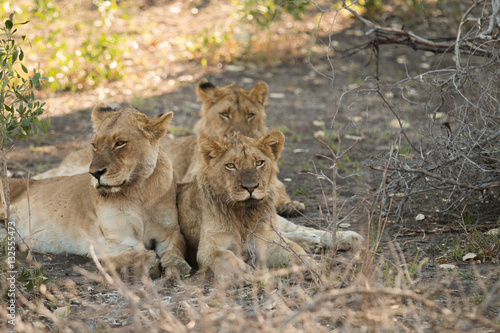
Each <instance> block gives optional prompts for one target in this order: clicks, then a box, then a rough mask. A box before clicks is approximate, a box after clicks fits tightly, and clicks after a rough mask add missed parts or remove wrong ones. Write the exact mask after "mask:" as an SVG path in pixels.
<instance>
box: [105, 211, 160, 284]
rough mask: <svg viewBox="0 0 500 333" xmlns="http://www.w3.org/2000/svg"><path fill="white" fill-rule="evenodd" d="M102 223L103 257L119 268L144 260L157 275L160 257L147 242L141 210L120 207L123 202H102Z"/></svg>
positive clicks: (155, 275) (148, 268)
mask: <svg viewBox="0 0 500 333" xmlns="http://www.w3.org/2000/svg"><path fill="white" fill-rule="evenodd" d="M97 215H98V223H99V226H100V229H101V232H102V234H103V236H104V240H105V245H104V248H102V249H98V251H99V253H100V255H99V258H100V259H103V260H104V262H108V263H110V264H111V266H112V267H113V268H114V269H116V270H117V271H121V270H122V269H123V268H125V267H129V266H136V265H137V264H140V265H141V266H142V267H144V268H145V269H146V270H147V272H148V273H149V274H150V276H151V277H157V276H158V271H159V264H160V261H159V260H158V259H157V257H156V254H155V252H154V251H151V250H147V249H146V248H145V245H144V243H143V237H142V236H143V233H144V231H143V230H144V226H143V220H142V216H141V214H140V212H139V211H137V210H133V209H130V207H128V209H120V207H119V205H116V206H114V205H107V206H104V205H102V206H101V207H99V210H98V211H97Z"/></svg>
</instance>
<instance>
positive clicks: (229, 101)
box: [194, 79, 268, 138]
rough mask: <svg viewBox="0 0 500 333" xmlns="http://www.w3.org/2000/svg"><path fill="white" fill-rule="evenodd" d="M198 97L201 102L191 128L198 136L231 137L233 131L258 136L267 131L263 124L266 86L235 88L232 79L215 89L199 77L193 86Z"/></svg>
mask: <svg viewBox="0 0 500 333" xmlns="http://www.w3.org/2000/svg"><path fill="white" fill-rule="evenodd" d="M196 94H197V95H198V99H199V100H200V101H202V102H203V105H202V108H201V111H200V116H201V119H200V120H199V121H198V123H197V124H196V126H195V128H194V131H195V133H196V134H197V135H200V134H202V133H207V134H210V135H211V136H214V137H216V138H223V137H226V136H231V135H232V134H233V133H235V132H240V133H241V134H243V135H246V136H249V137H252V138H259V137H261V136H262V135H264V134H265V133H266V132H267V127H266V125H265V123H264V120H265V119H266V113H265V111H264V105H265V103H266V99H267V94H268V86H267V84H266V83H265V82H259V83H257V85H256V86H255V87H253V88H252V89H251V90H245V89H242V88H240V87H238V86H237V85H236V84H235V83H234V82H233V83H232V84H230V85H228V86H224V87H222V88H217V87H216V86H215V85H213V84H212V83H211V82H209V81H207V80H206V79H202V80H201V81H200V82H199V83H198V86H197V88H196Z"/></svg>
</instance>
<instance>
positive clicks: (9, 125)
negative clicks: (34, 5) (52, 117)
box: [0, 14, 50, 162]
mask: <svg viewBox="0 0 500 333" xmlns="http://www.w3.org/2000/svg"><path fill="white" fill-rule="evenodd" d="M12 17H13V14H12V15H10V18H9V19H7V20H5V22H4V23H3V26H2V27H1V28H0V31H1V35H0V36H1V39H0V77H1V87H0V111H1V112H0V126H1V127H0V142H1V150H2V153H4V148H5V145H6V144H7V142H10V141H13V140H14V139H15V138H27V137H28V136H29V135H30V134H31V132H32V131H33V132H34V133H35V134H37V132H38V126H41V127H42V130H43V131H44V132H46V131H47V127H48V126H50V121H49V120H48V119H47V120H43V119H42V120H40V119H39V117H40V116H42V114H43V113H44V111H45V109H44V106H45V103H40V102H39V101H37V100H36V99H35V93H34V89H35V88H40V86H41V81H42V80H45V78H44V77H42V76H41V75H40V72H37V71H36V70H32V71H29V70H28V68H26V66H25V65H24V64H23V61H24V59H25V53H24V50H23V49H22V44H23V43H24V42H25V40H26V36H20V37H18V36H17V26H19V25H24V24H27V23H28V22H27V21H26V22H23V23H16V24H14V23H13V21H12ZM4 162H5V161H4Z"/></svg>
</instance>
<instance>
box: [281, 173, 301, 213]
mask: <svg viewBox="0 0 500 333" xmlns="http://www.w3.org/2000/svg"><path fill="white" fill-rule="evenodd" d="M274 189H275V190H276V212H277V213H278V214H279V215H281V216H296V215H299V214H300V213H303V212H305V210H306V207H305V206H304V204H303V203H302V202H299V201H292V199H291V198H290V196H289V195H288V193H286V188H285V184H283V183H282V182H280V181H279V180H278V179H276V180H275V183H274Z"/></svg>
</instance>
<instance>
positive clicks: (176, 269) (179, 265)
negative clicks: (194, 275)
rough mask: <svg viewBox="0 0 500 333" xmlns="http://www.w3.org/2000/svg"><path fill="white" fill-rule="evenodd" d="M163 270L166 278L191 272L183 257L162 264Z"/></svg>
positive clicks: (177, 276)
mask: <svg viewBox="0 0 500 333" xmlns="http://www.w3.org/2000/svg"><path fill="white" fill-rule="evenodd" d="M162 267H163V271H164V274H165V276H166V277H168V278H179V277H182V276H185V275H189V274H190V273H191V269H192V268H191V266H189V264H188V263H187V262H186V261H185V260H184V259H180V258H179V259H175V260H172V261H170V262H168V263H166V264H162Z"/></svg>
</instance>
